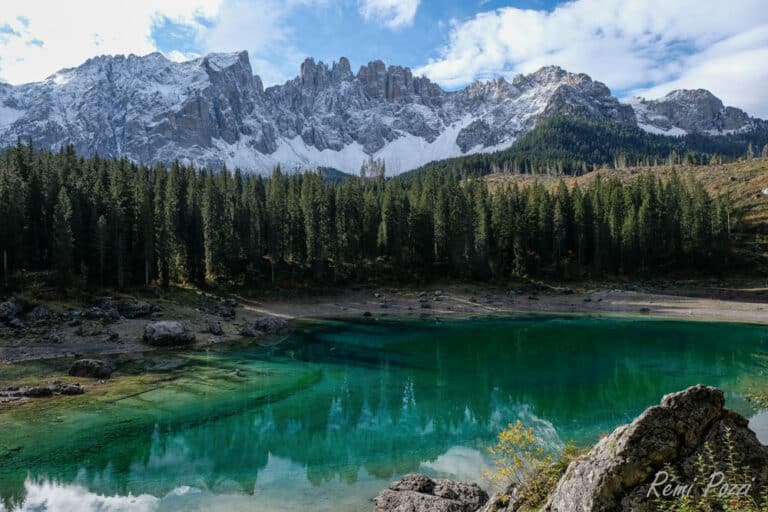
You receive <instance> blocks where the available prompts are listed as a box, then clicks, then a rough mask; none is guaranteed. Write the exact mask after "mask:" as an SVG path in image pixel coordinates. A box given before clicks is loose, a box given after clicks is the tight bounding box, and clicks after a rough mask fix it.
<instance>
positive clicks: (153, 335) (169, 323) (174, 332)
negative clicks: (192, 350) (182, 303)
mask: <svg viewBox="0 0 768 512" xmlns="http://www.w3.org/2000/svg"><path fill="white" fill-rule="evenodd" d="M194 341H195V333H194V332H192V329H191V328H190V327H189V325H188V324H187V323H185V322H179V321H174V320H165V321H162V322H150V323H148V324H147V325H145V326H144V342H145V343H148V344H149V345H155V346H170V345H189V344H190V343H194Z"/></svg>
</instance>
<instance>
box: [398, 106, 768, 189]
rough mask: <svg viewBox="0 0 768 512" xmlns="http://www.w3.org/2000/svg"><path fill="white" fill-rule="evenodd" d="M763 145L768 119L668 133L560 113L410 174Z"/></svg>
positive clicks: (574, 166)
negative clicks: (500, 143)
mask: <svg viewBox="0 0 768 512" xmlns="http://www.w3.org/2000/svg"><path fill="white" fill-rule="evenodd" d="M761 148H762V153H764V154H768V123H759V124H757V125H756V126H755V127H754V128H753V129H752V130H750V131H748V132H743V133H741V132H740V133H733V134H728V135H719V136H710V135H701V134H696V133H691V134H687V135H685V136H682V137H670V136H664V135H658V134H653V133H648V132H646V131H643V130H641V129H640V128H638V127H636V126H630V125H626V124H620V123H613V122H607V121H598V120H594V119H587V118H583V117H573V116H561V115H558V116H553V117H550V118H547V119H544V120H542V121H541V122H539V123H538V124H537V125H536V127H535V128H534V129H533V130H531V131H529V132H527V133H525V134H524V135H522V136H521V137H520V138H519V139H518V140H516V141H515V142H514V143H513V144H512V146H511V147H509V148H508V149H504V150H501V151H497V152H494V153H479V154H474V155H468V156H462V157H457V158H451V159H447V160H441V161H437V162H432V163H429V164H426V165H425V166H423V167H421V168H419V169H416V170H414V171H411V172H410V174H411V175H417V174H421V173H424V172H427V171H430V170H438V171H449V172H458V173H461V174H463V175H471V174H477V175H483V174H489V173H494V172H496V173H518V174H557V175H559V174H570V175H580V174H584V173H586V172H589V171H592V170H594V169H598V168H601V167H609V168H614V169H622V168H625V167H635V166H642V167H650V166H656V165H679V164H688V165H706V164H713V163H723V162H726V161H732V160H735V159H738V158H752V157H754V156H759V155H760V154H761Z"/></svg>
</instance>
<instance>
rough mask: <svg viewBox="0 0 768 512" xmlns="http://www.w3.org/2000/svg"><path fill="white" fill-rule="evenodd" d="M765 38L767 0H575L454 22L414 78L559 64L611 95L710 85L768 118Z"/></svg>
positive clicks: (459, 81) (462, 80)
mask: <svg viewBox="0 0 768 512" xmlns="http://www.w3.org/2000/svg"><path fill="white" fill-rule="evenodd" d="M766 31H768V9H765V0H731V1H728V2H724V1H721V0H674V1H669V0H575V1H572V2H569V3H566V4H563V5H561V6H559V7H557V8H556V9H554V10H552V11H535V10H525V9H517V8H513V7H508V8H502V9H498V10H495V11H489V12H484V13H480V14H477V15H476V16H474V17H473V18H471V19H469V20H466V21H463V22H458V21H454V22H453V24H452V28H451V33H450V39H449V43H448V44H447V45H446V46H445V47H444V48H442V49H440V51H439V54H438V55H439V56H438V58H436V59H432V60H430V61H429V62H428V63H427V64H426V65H425V66H423V67H422V68H420V69H418V70H417V72H418V73H423V74H426V75H427V76H429V77H430V78H432V79H434V80H435V81H437V82H438V83H440V84H442V85H444V86H448V87H456V86H460V85H464V84H466V83H468V82H471V81H472V80H474V79H477V78H486V77H490V76H494V75H499V74H504V75H511V74H515V73H520V72H525V73H527V72H531V71H535V70H536V69H538V68H539V67H541V66H543V65H548V64H557V65H560V66H562V67H564V68H566V69H569V70H571V71H577V72H585V73H588V74H590V75H591V76H593V77H594V78H595V79H598V80H601V81H604V82H606V83H607V84H608V85H609V86H610V87H611V88H613V89H614V90H620V91H626V90H640V89H644V90H645V92H649V93H652V94H656V95H658V94H660V93H662V92H663V93H666V92H668V91H669V89H670V88H672V87H677V86H686V87H708V88H711V89H712V91H713V92H715V94H721V95H722V96H723V99H724V100H727V101H726V102H727V103H731V104H734V105H736V106H744V107H746V108H749V109H752V110H751V111H752V112H753V113H765V112H766V111H768V96H766V95H765V92H764V91H765V85H764V84H765V83H766V82H765V75H766V71H765V70H764V68H765V66H761V63H764V62H766V60H765V53H766V51H768V38H766ZM761 67H762V68H763V69H759V68H761ZM697 80H699V81H700V82H697ZM728 82H730V83H731V84H732V85H729V84H728ZM649 84H651V85H656V86H657V87H653V88H650V86H649ZM761 87H762V89H761Z"/></svg>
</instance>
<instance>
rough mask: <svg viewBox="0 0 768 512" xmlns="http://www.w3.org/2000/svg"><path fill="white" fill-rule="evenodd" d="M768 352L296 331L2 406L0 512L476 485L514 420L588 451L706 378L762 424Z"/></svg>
mask: <svg viewBox="0 0 768 512" xmlns="http://www.w3.org/2000/svg"><path fill="white" fill-rule="evenodd" d="M766 354H768V329H767V328H765V327H759V326H748V325H730V324H717V323H695V322H679V321H656V320H648V319H644V320H640V319H617V318H589V317H515V318H504V319H498V318H495V319H473V320H461V321H459V320H457V321H439V322H438V321H434V320H407V321H395V320H391V321H389V320H388V321H368V322H362V321H361V322H324V323H321V324H317V325H315V324H312V325H310V324H305V325H303V326H300V327H299V329H298V330H297V331H296V332H295V333H294V334H293V335H291V336H289V337H288V338H286V339H284V340H282V342H281V343H279V344H276V345H273V346H271V347H264V346H259V345H257V344H254V343H251V344H241V345H237V346H230V347H226V348H218V349H216V350H208V351H200V352H194V353H191V354H185V355H181V354H165V355H151V356H146V359H145V360H144V361H140V362H132V363H130V364H125V365H124V366H123V368H122V370H121V371H122V373H123V376H122V377H119V378H115V379H112V381H111V382H110V383H108V384H106V385H105V386H107V387H105V388H104V391H103V392H96V391H91V392H89V393H86V394H85V395H82V396H79V397H62V398H57V399H52V400H43V401H40V400H37V401H35V402H31V403H29V404H25V405H23V406H20V407H11V408H6V409H5V410H2V409H0V432H2V436H0V496H1V497H2V500H0V511H2V512H6V511H7V510H35V511H37V510H51V511H57V512H58V511H64V512H66V511H70V510H71V511H78V512H79V511H84V510H98V511H117V510H131V511H133V510H139V511H144V510H146V511H156V510H162V511H165V510H174V511H175V510H179V511H182V510H183V511H191V510H206V511H211V510H214V511H215V510H258V511H296V510H308V511H334V512H338V511H348V510H349V511H353V510H354V511H358V510H371V508H372V505H371V501H370V500H371V499H372V498H373V496H375V495H376V493H377V492H378V491H379V490H381V489H383V488H384V487H386V485H387V484H388V483H389V482H390V481H391V480H392V479H395V478H396V477H398V476H399V475H402V474H405V473H409V472H414V471H419V472H425V473H429V474H432V475H436V476H445V477H452V478H460V479H466V480H474V481H478V482H480V483H482V470H483V469H484V468H485V467H487V464H488V460H487V457H486V455H485V454H486V450H487V447H488V446H489V445H490V444H491V443H492V442H493V439H494V436H495V434H496V433H497V432H498V431H499V430H500V429H502V428H503V427H504V426H505V425H507V424H508V423H509V422H513V421H515V420H517V419H520V420H521V421H523V423H525V424H527V425H530V426H533V427H534V428H535V429H536V432H537V433H538V435H539V436H540V437H541V438H542V439H543V440H544V441H545V442H546V444H547V445H548V446H549V447H550V448H552V449H558V448H559V447H562V446H563V444H564V443H566V442H567V441H569V440H573V441H575V442H576V443H579V444H586V443H592V442H594V441H595V440H596V439H597V438H598V437H599V436H600V435H601V434H604V433H607V432H610V431H611V430H612V429H613V428H615V427H616V426H617V425H619V424H621V423H626V422H628V421H630V420H631V419H632V418H634V417H635V416H636V415H637V414H638V413H640V412H641V411H642V410H643V409H644V408H646V407H647V406H649V405H652V404H655V403H658V401H659V400H660V398H661V396H662V395H663V394H665V393H668V392H671V391H676V390H680V389H683V388H685V387H687V386H689V385H693V384H697V383H704V384H710V385H716V386H720V387H722V388H723V389H724V390H725V391H726V394H727V403H728V406H729V407H731V408H733V409H736V410H738V411H739V412H741V413H744V414H746V415H748V416H750V417H753V418H754V420H753V423H754V428H755V429H764V428H765V427H766V423H768V422H767V421H766V414H765V413H761V412H760V411H754V410H752V409H751V408H750V406H749V404H748V403H747V402H746V400H745V399H744V398H743V394H742V393H743V390H744V389H745V387H747V386H749V385H751V383H753V382H754V381H756V380H757V379H760V378H762V377H765V375H766V371H767V368H768V366H766V361H767V359H766ZM56 364H63V363H50V364H48V366H46V364H41V363H36V364H33V365H27V366H21V367H19V366H15V367H10V368H4V369H0V370H2V371H4V372H6V375H5V378H6V379H12V378H16V379H18V378H20V377H30V376H34V375H36V374H38V373H39V374H40V375H43V374H45V373H48V372H50V371H51V368H53V369H54V370H60V369H61V368H57V367H56V366H55V365H56ZM147 369H148V371H147ZM10 372H14V374H13V375H10ZM0 380H2V379H0ZM758 382H759V381H758ZM765 434H766V433H765V432H764V431H761V434H760V435H761V436H765ZM763 440H764V442H765V441H766V440H768V439H765V438H763Z"/></svg>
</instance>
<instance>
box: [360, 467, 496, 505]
mask: <svg viewBox="0 0 768 512" xmlns="http://www.w3.org/2000/svg"><path fill="white" fill-rule="evenodd" d="M373 501H374V509H373V510H374V512H474V511H475V510H477V509H478V508H480V507H482V506H483V505H484V504H485V502H486V501H488V494H487V493H486V492H485V491H484V490H483V489H481V488H480V486H478V485H477V484H467V483H464V482H455V481H453V480H443V479H434V480H433V479H431V478H429V477H427V476H425V475H417V474H413V475H406V476H404V477H403V478H402V479H400V480H398V481H397V482H393V483H392V484H391V485H390V486H389V488H388V489H386V490H384V491H382V492H381V493H379V495H378V496H376V498H375V499H374V500H373Z"/></svg>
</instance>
